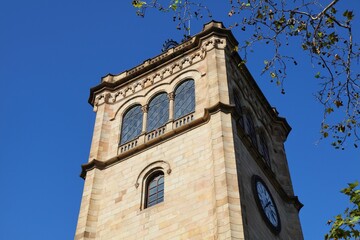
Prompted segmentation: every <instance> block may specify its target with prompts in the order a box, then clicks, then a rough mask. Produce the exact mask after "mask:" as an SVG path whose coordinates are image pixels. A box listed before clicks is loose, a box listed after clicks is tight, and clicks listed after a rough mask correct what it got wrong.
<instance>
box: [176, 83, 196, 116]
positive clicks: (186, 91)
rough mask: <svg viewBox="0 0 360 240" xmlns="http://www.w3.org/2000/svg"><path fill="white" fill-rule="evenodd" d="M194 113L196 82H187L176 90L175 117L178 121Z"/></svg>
mask: <svg viewBox="0 0 360 240" xmlns="http://www.w3.org/2000/svg"><path fill="white" fill-rule="evenodd" d="M193 111H195V89H194V80H187V81H185V82H183V83H181V84H180V85H179V86H178V87H177V88H176V90H175V104H174V117H175V119H178V118H180V117H182V116H185V115H187V114H189V113H191V112H193Z"/></svg>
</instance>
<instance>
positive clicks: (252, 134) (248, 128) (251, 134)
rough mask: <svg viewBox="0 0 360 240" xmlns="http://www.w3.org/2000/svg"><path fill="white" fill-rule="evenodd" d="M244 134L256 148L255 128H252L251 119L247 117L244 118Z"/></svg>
mask: <svg viewBox="0 0 360 240" xmlns="http://www.w3.org/2000/svg"><path fill="white" fill-rule="evenodd" d="M245 131H246V134H247V135H248V136H249V137H250V139H251V142H252V143H253V144H254V145H255V146H257V141H256V131H255V126H254V121H253V120H252V118H251V117H250V116H249V115H247V116H246V128H245Z"/></svg>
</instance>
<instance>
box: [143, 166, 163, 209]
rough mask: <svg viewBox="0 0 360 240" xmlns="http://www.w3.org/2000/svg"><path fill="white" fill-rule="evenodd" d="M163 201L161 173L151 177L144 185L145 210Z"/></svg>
mask: <svg viewBox="0 0 360 240" xmlns="http://www.w3.org/2000/svg"><path fill="white" fill-rule="evenodd" d="M162 201H164V173H163V172H161V171H158V172H155V173H154V174H153V175H151V176H150V177H149V179H148V181H147V183H146V195H145V208H147V207H151V206H153V205H155V204H158V203H161V202H162Z"/></svg>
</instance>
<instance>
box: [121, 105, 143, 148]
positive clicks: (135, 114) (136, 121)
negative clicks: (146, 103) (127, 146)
mask: <svg viewBox="0 0 360 240" xmlns="http://www.w3.org/2000/svg"><path fill="white" fill-rule="evenodd" d="M142 122H143V112H142V110H141V105H135V106H133V107H132V108H130V109H129V110H128V111H127V112H126V113H125V114H124V116H123V120H122V124H121V137H120V144H124V143H126V142H129V141H131V140H133V139H135V138H136V137H137V136H139V135H140V134H141V130H142Z"/></svg>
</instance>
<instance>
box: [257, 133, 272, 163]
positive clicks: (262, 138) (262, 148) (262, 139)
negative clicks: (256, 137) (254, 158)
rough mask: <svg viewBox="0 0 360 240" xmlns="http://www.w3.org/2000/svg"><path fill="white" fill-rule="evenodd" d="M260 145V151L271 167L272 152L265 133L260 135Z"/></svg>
mask: <svg viewBox="0 0 360 240" xmlns="http://www.w3.org/2000/svg"><path fill="white" fill-rule="evenodd" d="M259 147H260V153H261V155H262V156H263V158H264V159H265V162H266V164H267V165H268V166H269V167H271V161H270V154H269V147H268V145H267V143H266V139H265V136H264V134H261V135H260V143H259Z"/></svg>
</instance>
